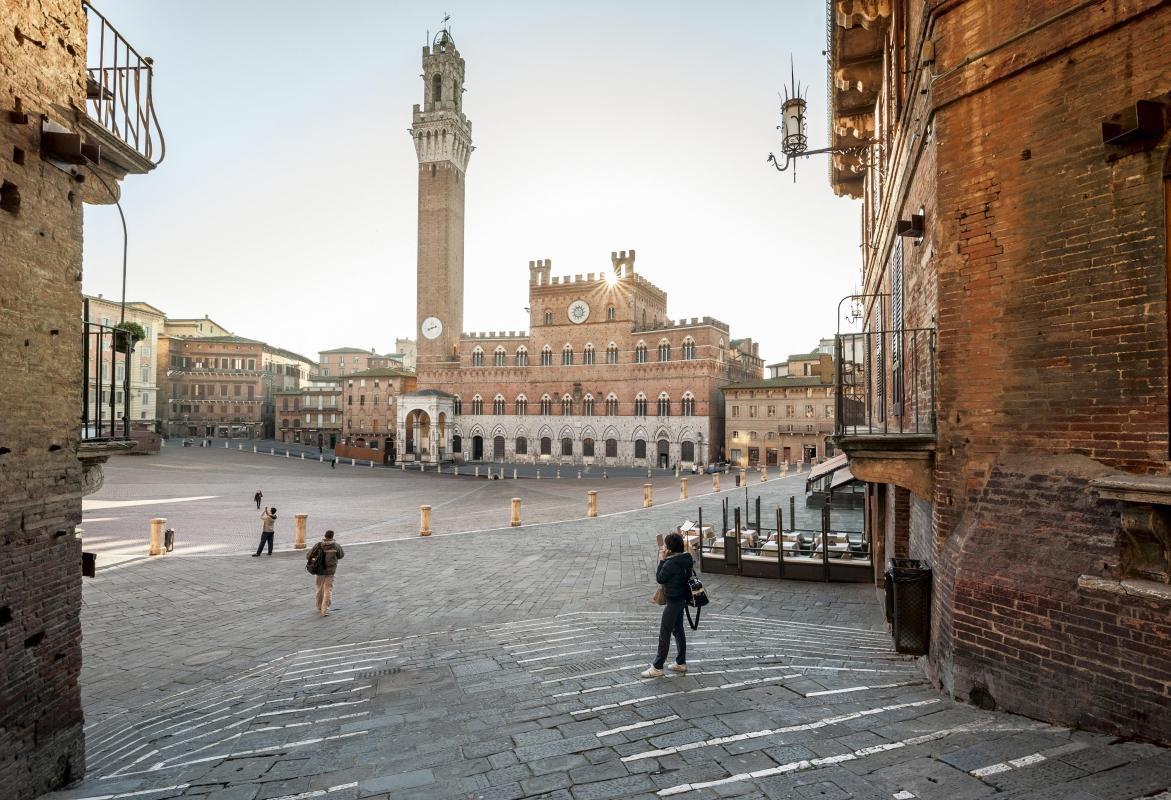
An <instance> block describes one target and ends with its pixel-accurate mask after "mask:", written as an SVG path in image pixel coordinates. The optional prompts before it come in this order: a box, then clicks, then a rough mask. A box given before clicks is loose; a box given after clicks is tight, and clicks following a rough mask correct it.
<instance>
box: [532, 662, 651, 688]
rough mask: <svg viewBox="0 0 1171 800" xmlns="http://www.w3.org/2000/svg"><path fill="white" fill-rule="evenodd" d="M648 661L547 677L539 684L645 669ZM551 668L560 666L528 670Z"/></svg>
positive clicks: (533, 671)
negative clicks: (561, 676) (560, 676)
mask: <svg viewBox="0 0 1171 800" xmlns="http://www.w3.org/2000/svg"><path fill="white" fill-rule="evenodd" d="M633 657H634V656H631V658H633ZM648 663H649V662H647V661H645V660H643V661H636V662H633V663H630V664H623V665H621V666H617V667H613V668H612V669H600V670H598V671H596V672H583V673H581V674H579V675H566V676H565V677H563V678H549V679H547V680H543V681H541V685H542V686H543V685H545V684H549V683H564V682H565V681H576V680H580V679H581V678H592V677H594V676H595V675H609V674H611V673H614V672H625V671H626V670H628V669H636V668H637V667H642V668H643V669H646V665H647V664H648ZM551 669H561V667H560V666H552V667H539V668H538V669H534V670H530V672H532V673H533V674H536V673H538V672H546V671H548V670H551Z"/></svg>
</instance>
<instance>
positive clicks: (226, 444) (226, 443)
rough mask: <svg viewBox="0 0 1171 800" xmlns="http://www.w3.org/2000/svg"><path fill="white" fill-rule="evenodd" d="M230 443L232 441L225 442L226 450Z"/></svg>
mask: <svg viewBox="0 0 1171 800" xmlns="http://www.w3.org/2000/svg"><path fill="white" fill-rule="evenodd" d="M230 444H231V442H224V449H225V450H227V449H228V445H230Z"/></svg>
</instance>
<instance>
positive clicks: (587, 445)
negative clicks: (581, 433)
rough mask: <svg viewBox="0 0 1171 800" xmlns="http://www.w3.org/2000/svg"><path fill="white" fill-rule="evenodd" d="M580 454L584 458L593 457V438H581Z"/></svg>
mask: <svg viewBox="0 0 1171 800" xmlns="http://www.w3.org/2000/svg"><path fill="white" fill-rule="evenodd" d="M581 454H582V455H583V456H584V457H585V458H593V457H594V440H593V439H582V440H581Z"/></svg>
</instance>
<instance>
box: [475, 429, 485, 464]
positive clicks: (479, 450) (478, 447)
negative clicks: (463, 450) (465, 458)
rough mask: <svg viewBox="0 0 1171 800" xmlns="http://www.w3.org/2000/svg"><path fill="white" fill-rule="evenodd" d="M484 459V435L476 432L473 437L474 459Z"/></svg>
mask: <svg viewBox="0 0 1171 800" xmlns="http://www.w3.org/2000/svg"><path fill="white" fill-rule="evenodd" d="M483 460H484V437H483V436H481V435H480V434H478V433H477V434H476V435H475V436H473V437H472V461H483Z"/></svg>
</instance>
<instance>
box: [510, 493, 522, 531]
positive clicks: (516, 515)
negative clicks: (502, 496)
mask: <svg viewBox="0 0 1171 800" xmlns="http://www.w3.org/2000/svg"><path fill="white" fill-rule="evenodd" d="M508 524H509V525H511V526H512V527H514V528H519V527H520V498H519V497H514V498H512V520H511V521H509V523H508Z"/></svg>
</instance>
